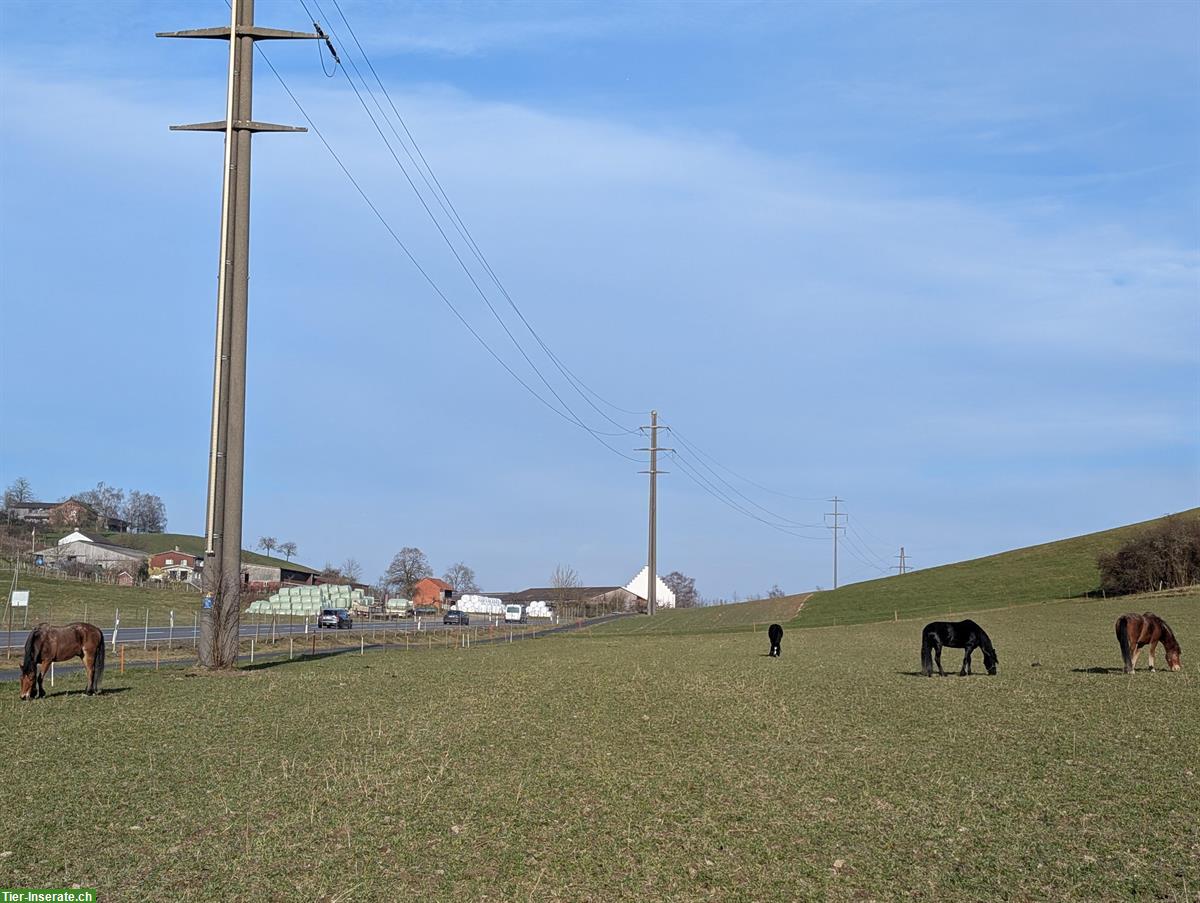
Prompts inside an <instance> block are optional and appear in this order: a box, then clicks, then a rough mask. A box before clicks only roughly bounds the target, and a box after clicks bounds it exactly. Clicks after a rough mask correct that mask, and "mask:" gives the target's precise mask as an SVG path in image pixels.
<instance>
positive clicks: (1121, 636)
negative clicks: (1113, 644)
mask: <svg viewBox="0 0 1200 903" xmlns="http://www.w3.org/2000/svg"><path fill="white" fill-rule="evenodd" d="M1117 642H1118V643H1120V644H1121V658H1122V659H1123V660H1124V662H1125V670H1126V671H1128V670H1129V669H1130V667H1131V666H1132V664H1133V650H1132V649H1130V648H1129V616H1128V615H1121V617H1119V618H1117Z"/></svg>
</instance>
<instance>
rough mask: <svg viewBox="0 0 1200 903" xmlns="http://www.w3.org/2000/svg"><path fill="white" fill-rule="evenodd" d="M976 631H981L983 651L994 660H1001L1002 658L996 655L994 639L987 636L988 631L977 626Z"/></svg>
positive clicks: (980, 643)
mask: <svg viewBox="0 0 1200 903" xmlns="http://www.w3.org/2000/svg"><path fill="white" fill-rule="evenodd" d="M975 629H976V630H978V631H979V645H980V646H982V647H983V651H984V652H985V653H987V654H988V655H990V656H991V657H992V658H994V659H996V660H999V658H1000V656H998V655H996V647H995V646H993V645H992V638H991V637H990V636H988V635H987V631H986V630H984V629H983V628H982V627H980V626H979V625H978V624H976V625H975Z"/></svg>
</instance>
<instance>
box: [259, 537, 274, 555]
mask: <svg viewBox="0 0 1200 903" xmlns="http://www.w3.org/2000/svg"><path fill="white" fill-rule="evenodd" d="M258 547H259V548H260V549H262V550H263V551H264V552H266V553H267V554H268V555H270V554H271V553H272V552H274V551H275V550H276V549H278V548H279V540H277V539H276V538H275V537H274V536H260V537H259V538H258Z"/></svg>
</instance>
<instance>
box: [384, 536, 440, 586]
mask: <svg viewBox="0 0 1200 903" xmlns="http://www.w3.org/2000/svg"><path fill="white" fill-rule="evenodd" d="M432 576H433V568H431V567H430V566H429V559H428V558H426V557H425V553H424V552H422V551H421V550H420V549H417V548H414V547H413V546H405V547H404V548H403V549H401V550H400V551H399V552H397V553H396V554H395V556H394V557H393V558H392V562H391V564H389V565H388V569H387V571H386V572H385V573H384V575H383V576H382V577H380V578H379V582H380V583H381V584H383V585H384V586H385V587H386V588H387V590H388V592H389V593H394V592H399V593H400V594H401V595H403V596H404V598H405V599H411V598H412V595H413V587H414V586H416V585H417V581H419V580H423V579H425V578H426V577H432Z"/></svg>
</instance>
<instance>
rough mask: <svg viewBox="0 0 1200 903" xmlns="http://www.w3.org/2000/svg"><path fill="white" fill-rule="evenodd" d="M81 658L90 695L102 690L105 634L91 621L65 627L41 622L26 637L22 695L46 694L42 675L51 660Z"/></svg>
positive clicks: (22, 664)
mask: <svg viewBox="0 0 1200 903" xmlns="http://www.w3.org/2000/svg"><path fill="white" fill-rule="evenodd" d="M76 657H79V658H82V659H83V667H84V668H85V669H86V670H87V689H86V690H85V691H84V692H86V693H87V695H88V696H91V695H92V694H93V693H99V692H100V678H101V677H103V676H104V634H102V633H101V632H100V628H99V627H96V626H94V625H92V624H85V623H83V622H82V621H76V622H75V623H74V624H68V625H67V626H66V627H51V626H50V625H49V624H38V626H37V627H35V628H33V630H32V631H30V633H29V639H27V640H26V641H25V659H24V661H22V662H21V698H22V699H37V698H40V697H42V696H45V695H46V688H45V687H43V686H42V678H44V677H45V676H46V672H47V671H48V670H50V665H51V663H52V662H65V661H68V660H69V659H73V658H76Z"/></svg>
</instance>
